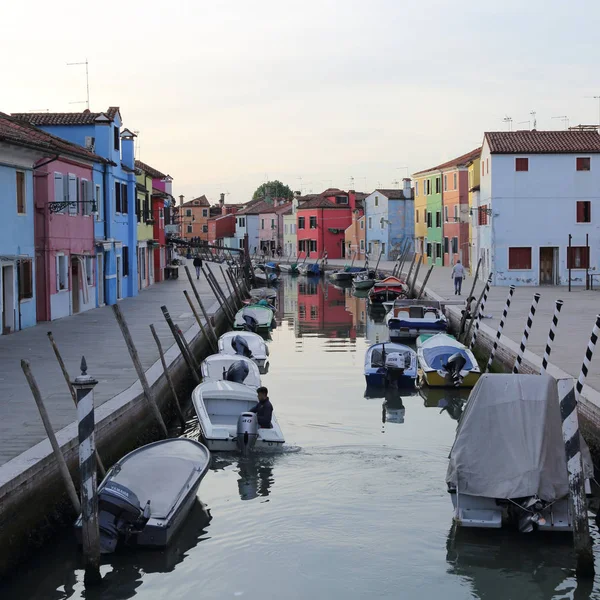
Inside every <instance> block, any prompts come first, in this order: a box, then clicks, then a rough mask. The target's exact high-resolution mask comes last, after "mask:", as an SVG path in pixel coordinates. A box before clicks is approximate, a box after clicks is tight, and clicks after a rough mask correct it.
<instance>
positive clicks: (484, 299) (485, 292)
mask: <svg viewBox="0 0 600 600" xmlns="http://www.w3.org/2000/svg"><path fill="white" fill-rule="evenodd" d="M490 285H492V275H491V274H490V276H489V277H488V280H487V281H486V284H485V288H484V290H483V296H482V298H481V303H480V304H479V312H478V313H477V321H476V322H475V331H473V337H472V338H471V345H470V346H469V348H470V349H471V350H473V348H475V341H476V340H477V334H478V333H479V326H480V323H481V319H482V318H483V311H484V309H485V303H486V302H487V297H488V294H489V293H490ZM465 341H466V340H465Z"/></svg>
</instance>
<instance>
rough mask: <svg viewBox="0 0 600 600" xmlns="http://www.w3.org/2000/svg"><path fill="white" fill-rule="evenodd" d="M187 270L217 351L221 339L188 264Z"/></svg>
mask: <svg viewBox="0 0 600 600" xmlns="http://www.w3.org/2000/svg"><path fill="white" fill-rule="evenodd" d="M185 272H186V274H187V277H188V280H189V282H190V285H191V286H192V292H194V296H195V297H196V302H198V306H199V307H200V310H201V311H202V315H203V316H204V320H205V321H206V326H207V327H208V330H209V331H210V335H211V336H212V338H213V339H214V342H215V343H214V345H213V348H214V349H215V352H216V351H217V350H216V349H217V346H218V340H219V338H218V336H217V332H216V331H215V329H214V327H213V324H212V321H211V320H210V318H209V316H208V313H207V312H206V310H205V308H204V304H203V303H202V299H201V298H200V294H199V293H198V289H197V288H196V284H195V283H194V280H193V279H192V274H191V273H190V269H189V267H188V266H187V265H186V266H185Z"/></svg>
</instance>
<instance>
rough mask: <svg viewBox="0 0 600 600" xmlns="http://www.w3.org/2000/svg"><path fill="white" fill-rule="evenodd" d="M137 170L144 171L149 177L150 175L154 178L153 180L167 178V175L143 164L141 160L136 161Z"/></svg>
mask: <svg viewBox="0 0 600 600" xmlns="http://www.w3.org/2000/svg"><path fill="white" fill-rule="evenodd" d="M135 168H136V169H141V170H142V171H144V173H146V174H147V175H150V177H152V179H165V178H166V175H165V174H164V173H161V172H160V171H157V170H156V169H155V168H154V167H151V166H150V165H147V164H146V163H143V162H142V161H141V160H136V161H135Z"/></svg>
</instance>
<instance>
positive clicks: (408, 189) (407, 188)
mask: <svg viewBox="0 0 600 600" xmlns="http://www.w3.org/2000/svg"><path fill="white" fill-rule="evenodd" d="M402 183H403V184H404V185H403V189H402V192H403V194H404V197H405V198H411V197H412V190H411V187H410V184H411V183H412V181H411V179H410V177H405V178H404V179H403V180H402Z"/></svg>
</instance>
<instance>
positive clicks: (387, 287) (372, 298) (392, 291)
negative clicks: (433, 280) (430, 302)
mask: <svg viewBox="0 0 600 600" xmlns="http://www.w3.org/2000/svg"><path fill="white" fill-rule="evenodd" d="M407 295H408V286H407V285H406V284H405V283H404V281H402V280H401V279H398V277H392V276H390V277H386V278H385V279H382V280H381V281H378V282H376V283H375V285H374V286H373V287H372V288H371V291H370V292H369V302H370V303H371V304H381V303H383V302H386V301H390V300H392V301H393V300H395V299H396V298H406V296H407Z"/></svg>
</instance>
